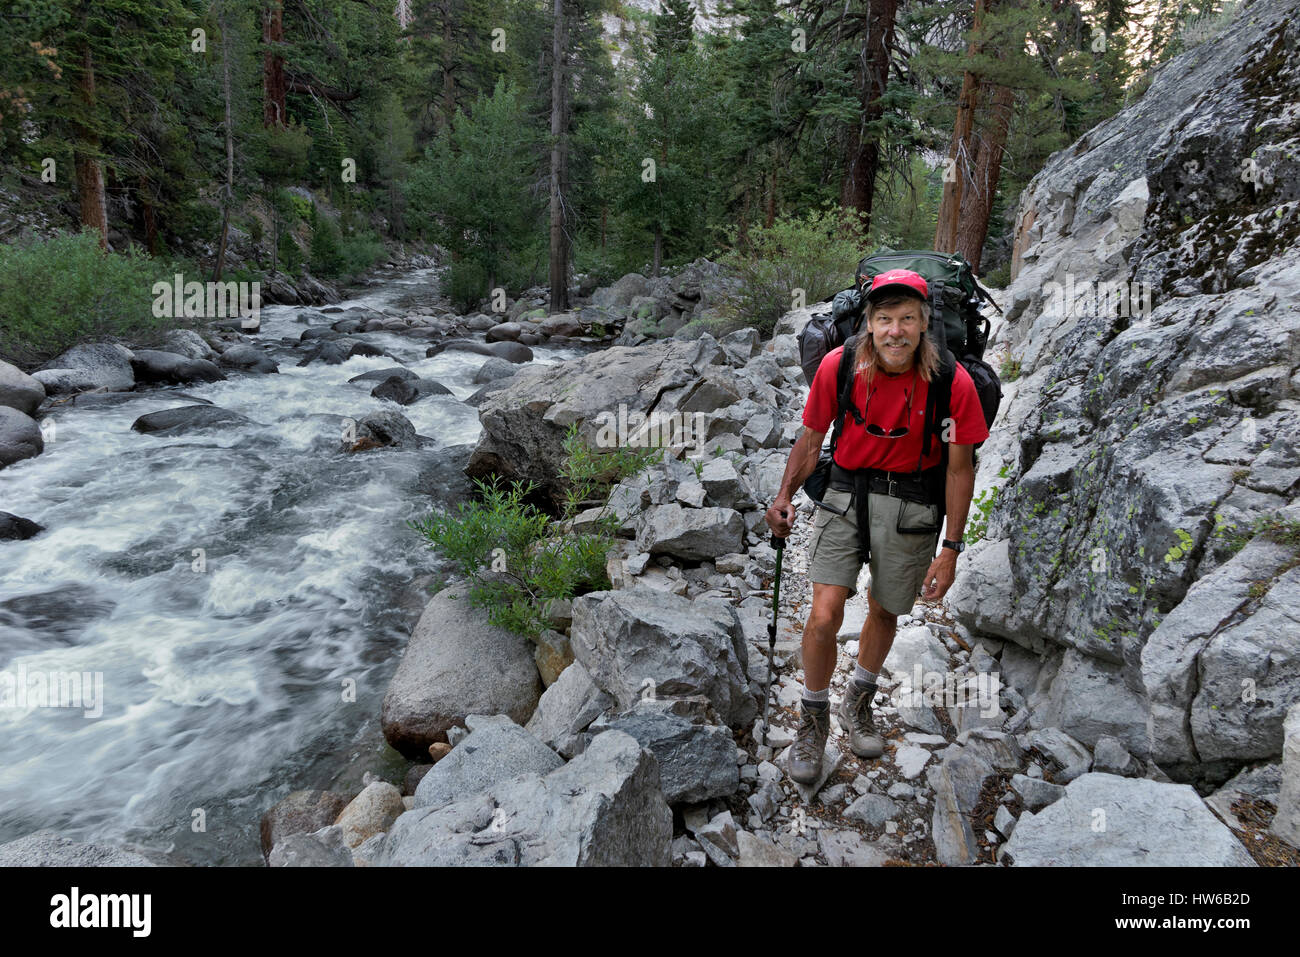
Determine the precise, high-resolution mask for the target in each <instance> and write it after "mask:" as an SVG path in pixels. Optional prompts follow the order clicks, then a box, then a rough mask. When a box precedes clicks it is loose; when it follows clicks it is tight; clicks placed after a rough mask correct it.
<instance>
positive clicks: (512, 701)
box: [381, 585, 542, 758]
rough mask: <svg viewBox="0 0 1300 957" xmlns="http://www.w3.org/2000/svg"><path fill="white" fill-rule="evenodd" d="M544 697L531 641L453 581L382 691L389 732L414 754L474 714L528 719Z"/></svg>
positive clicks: (391, 741) (385, 726) (413, 636)
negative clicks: (492, 618)
mask: <svg viewBox="0 0 1300 957" xmlns="http://www.w3.org/2000/svg"><path fill="white" fill-rule="evenodd" d="M541 695H542V682H541V678H540V676H539V675H538V674H537V665H536V664H534V663H533V651H532V645H531V643H530V642H529V641H528V639H527V638H525V637H523V636H521V635H517V634H515V633H513V632H510V631H507V630H506V629H504V628H498V627H497V626H495V625H492V624H489V623H488V621H487V615H486V613H485V612H484V611H483V610H482V609H479V608H475V607H473V606H472V605H471V604H470V602H469V589H468V587H467V586H465V585H455V586H451V587H449V588H446V589H444V590H443V591H441V592H439V593H438V594H437V595H435V596H434V597H433V598H432V599H431V600H430V601H429V604H428V605H427V606H425V609H424V613H423V614H422V615H421V616H420V620H419V621H418V622H417V623H416V626H415V629H414V630H413V631H412V632H411V640H410V642H409V643H408V644H407V646H406V653H405V654H404V655H403V656H402V661H401V664H399V665H398V667H397V672H396V673H395V674H394V675H393V679H392V681H391V682H389V685H388V691H387V693H386V694H385V695H384V704H383V711H382V715H381V722H382V724H383V730H384V736H385V737H386V738H387V739H388V743H389V744H391V745H392V746H393V747H394V748H396V749H397V750H398V751H400V752H402V753H403V754H405V755H407V756H408V757H412V758H418V757H422V756H424V755H427V753H428V750H429V745H431V744H433V743H434V742H436V741H446V740H447V731H448V729H449V728H452V727H456V726H460V727H464V726H465V718H466V716H468V715H471V714H504V715H508V716H509V717H510V719H511V720H512V721H514V722H515V723H516V724H526V723H527V722H528V719H529V718H531V717H532V714H533V711H534V709H536V707H537V701H538V699H539V698H540V697H541Z"/></svg>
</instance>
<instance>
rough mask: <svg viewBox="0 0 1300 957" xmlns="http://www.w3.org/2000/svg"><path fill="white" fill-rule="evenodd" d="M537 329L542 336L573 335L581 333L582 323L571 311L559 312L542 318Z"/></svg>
mask: <svg viewBox="0 0 1300 957" xmlns="http://www.w3.org/2000/svg"><path fill="white" fill-rule="evenodd" d="M537 328H538V331H539V332H541V334H542V335H544V336H548V337H549V336H566V337H574V336H580V335H582V334H583V331H584V330H583V328H582V323H581V322H579V321H578V318H577V317H576V316H575V315H574V314H573V313H571V312H561V313H557V314H555V315H553V316H547V317H546V318H545V319H543V320H542V323H541V325H540V326H538V327H537Z"/></svg>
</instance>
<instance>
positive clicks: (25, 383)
mask: <svg viewBox="0 0 1300 957" xmlns="http://www.w3.org/2000/svg"><path fill="white" fill-rule="evenodd" d="M44 401H45V386H43V385H41V382H40V380H39V379H33V378H32V377H31V376H29V375H28V374H27V373H25V372H23V371H22V370H21V369H19V368H18V367H17V366H11V365H10V364H9V363H7V362H0V405H2V406H7V407H8V408H10V409H17V410H18V411H19V412H21V413H23V414H24V415H35V414H36V410H37V409H38V408H40V405H41V403H42V402H44Z"/></svg>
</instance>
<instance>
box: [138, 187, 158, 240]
mask: <svg viewBox="0 0 1300 957" xmlns="http://www.w3.org/2000/svg"><path fill="white" fill-rule="evenodd" d="M139 184H140V192H139V196H140V220H141V222H142V223H143V224H144V244H145V248H146V249H148V250H149V255H150V256H157V255H158V250H159V247H158V217H157V216H156V215H154V208H153V200H152V199H151V198H150V196H149V180H148V179H147V178H146V177H145V175H144V174H143V173H141V174H140V177H139Z"/></svg>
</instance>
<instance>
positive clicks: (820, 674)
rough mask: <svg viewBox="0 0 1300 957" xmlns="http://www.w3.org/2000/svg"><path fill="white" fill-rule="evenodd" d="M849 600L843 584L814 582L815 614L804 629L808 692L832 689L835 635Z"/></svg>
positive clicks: (842, 620)
mask: <svg viewBox="0 0 1300 957" xmlns="http://www.w3.org/2000/svg"><path fill="white" fill-rule="evenodd" d="M848 598H849V590H848V589H847V588H845V587H844V586H843V585H823V584H820V583H818V582H813V606H812V611H811V612H809V613H808V621H807V623H806V624H805V625H804V628H803V683H804V687H805V688H806V689H808V690H809V691H820V690H822V689H823V688H829V687H830V684H831V675H832V674H833V673H834V671H835V657H836V654H837V652H838V649H837V647H836V643H835V636H836V635H837V634H839V630H840V625H842V624H843V623H844V603H845V602H846V601H848ZM886 650H888V647H886ZM882 660H883V659H882Z"/></svg>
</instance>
